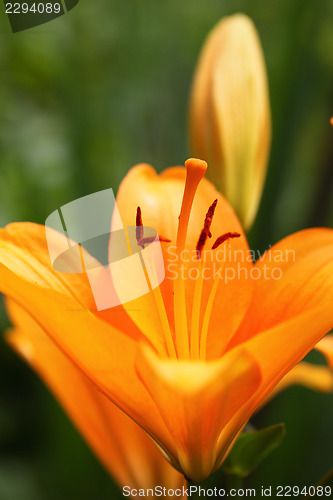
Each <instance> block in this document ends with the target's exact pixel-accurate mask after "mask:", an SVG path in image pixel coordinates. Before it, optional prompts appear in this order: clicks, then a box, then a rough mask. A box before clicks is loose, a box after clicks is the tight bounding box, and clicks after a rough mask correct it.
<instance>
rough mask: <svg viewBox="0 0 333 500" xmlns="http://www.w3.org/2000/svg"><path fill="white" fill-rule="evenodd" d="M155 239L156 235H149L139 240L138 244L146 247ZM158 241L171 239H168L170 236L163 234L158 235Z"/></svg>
mask: <svg viewBox="0 0 333 500" xmlns="http://www.w3.org/2000/svg"><path fill="white" fill-rule="evenodd" d="M155 240H156V237H155V236H147V238H141V240H139V241H138V245H139V246H140V247H142V248H144V246H145V245H148V244H149V243H153V241H155ZM158 241H161V242H162V243H170V241H171V240H168V238H163V236H158Z"/></svg>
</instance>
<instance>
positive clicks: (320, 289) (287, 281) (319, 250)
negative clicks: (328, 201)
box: [228, 228, 333, 348]
mask: <svg viewBox="0 0 333 500" xmlns="http://www.w3.org/2000/svg"><path fill="white" fill-rule="evenodd" d="M255 268H256V272H257V273H258V276H260V279H258V280H257V281H256V282H255V283H256V284H255V289H254V293H253V298H252V303H251V306H250V307H249V309H248V312H247V314H246V316H245V317H244V319H243V322H242V324H241V326H240V328H239V330H238V331H237V332H236V334H235V335H234V337H233V338H232V340H231V342H230V343H229V346H228V348H230V347H232V346H235V345H237V344H239V343H240V342H243V341H245V340H246V339H248V338H251V337H252V336H253V335H256V334H258V333H259V332H261V331H263V330H267V329H269V328H271V327H273V326H274V325H277V324H279V323H280V322H285V321H286V320H288V319H289V318H292V317H294V316H297V315H298V314H301V313H303V312H308V311H311V310H313V311H314V312H313V314H315V310H316V309H317V308H325V307H326V308H327V311H331V310H332V301H333V231H332V230H330V229H319V228H318V229H306V230H304V231H300V232H298V233H295V234H293V235H291V236H288V237H287V238H285V239H283V240H281V241H280V242H279V243H277V244H276V245H274V246H273V247H272V248H270V249H269V250H268V251H267V252H266V253H265V254H264V255H263V256H262V257H261V258H260V259H259V260H257V262H256V264H255ZM274 270H275V271H274ZM265 272H266V276H267V278H266V279H265ZM272 273H273V274H272ZM274 273H275V274H274ZM328 330H329V328H328Z"/></svg>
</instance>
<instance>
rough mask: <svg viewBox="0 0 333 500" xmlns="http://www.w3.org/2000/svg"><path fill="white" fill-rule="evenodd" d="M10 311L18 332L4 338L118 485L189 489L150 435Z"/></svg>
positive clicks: (27, 319) (12, 306) (16, 309)
mask: <svg viewBox="0 0 333 500" xmlns="http://www.w3.org/2000/svg"><path fill="white" fill-rule="evenodd" d="M7 311H8V313H9V316H10V318H11V321H12V323H13V324H14V325H15V328H13V329H11V330H9V331H8V332H7V334H6V340H7V341H8V342H9V344H10V345H11V346H12V347H13V349H14V350H15V351H16V352H17V353H18V354H19V355H20V356H21V357H22V358H23V359H24V360H25V361H26V362H27V363H28V364H29V365H30V366H31V367H32V368H33V369H34V370H35V371H36V372H37V373H38V374H39V376H40V377H41V378H42V379H43V380H44V382H45V383H46V385H47V386H48V387H49V388H50V390H51V391H52V392H53V393H54V395H55V396H56V398H57V399H58V400H59V402H60V404H61V405H62V406H63V408H64V409H65V411H66V412H67V414H68V415H69V416H70V418H71V420H72V421H73V423H74V424H75V425H76V427H77V428H78V429H79V431H80V432H81V434H82V436H83V437H84V438H85V440H86V441H87V443H88V444H89V445H90V447H91V449H92V450H93V451H94V453H95V454H96V456H97V457H98V458H99V460H100V461H101V463H102V464H103V465H104V466H105V468H106V470H107V471H108V472H109V473H110V475H111V476H112V477H113V478H114V479H115V480H116V481H117V483H118V484H119V486H120V487H124V486H127V488H130V489H131V490H132V489H135V490H138V489H140V488H144V489H146V488H155V487H156V486H161V485H163V486H165V487H166V488H167V489H169V488H172V489H178V488H180V489H182V487H183V486H186V481H185V479H184V476H182V475H181V474H180V473H179V472H177V471H176V470H175V469H174V468H173V467H171V465H170V464H169V463H168V462H167V461H166V460H165V458H164V457H163V456H162V455H161V453H160V452H159V451H158V450H157V448H156V446H155V445H154V444H153V443H152V441H151V439H149V437H148V436H147V434H146V433H145V432H144V431H143V430H142V429H141V428H140V427H139V426H138V425H137V424H136V423H135V422H133V420H132V419H130V418H129V417H128V416H127V415H126V414H125V413H124V412H122V411H121V410H119V408H117V407H116V406H115V405H114V404H113V403H111V402H110V400H109V399H107V398H106V397H105V396H104V395H103V394H101V393H100V392H99V391H98V390H97V389H96V386H95V385H94V384H93V383H92V382H91V381H90V380H89V379H88V378H87V377H85V376H84V375H83V374H82V372H81V371H80V370H78V369H77V367H76V366H75V365H73V363H71V361H70V360H69V359H68V358H67V357H66V356H65V355H64V353H63V352H62V351H61V350H60V349H58V348H57V346H56V345H55V344H54V343H53V342H52V340H50V338H49V337H48V336H47V335H46V334H45V332H44V330H43V329H42V328H41V327H40V326H39V325H38V323H37V322H36V321H35V320H34V319H33V318H32V317H31V316H30V315H29V314H28V313H27V312H26V311H25V310H24V309H23V308H22V307H21V306H19V305H18V304H17V303H15V302H13V301H11V300H8V301H7Z"/></svg>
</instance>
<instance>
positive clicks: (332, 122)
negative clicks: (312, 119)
mask: <svg viewBox="0 0 333 500" xmlns="http://www.w3.org/2000/svg"><path fill="white" fill-rule="evenodd" d="M330 124H331V125H332V127H333V116H332V118H331V119H330Z"/></svg>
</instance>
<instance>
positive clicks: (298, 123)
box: [0, 0, 333, 500]
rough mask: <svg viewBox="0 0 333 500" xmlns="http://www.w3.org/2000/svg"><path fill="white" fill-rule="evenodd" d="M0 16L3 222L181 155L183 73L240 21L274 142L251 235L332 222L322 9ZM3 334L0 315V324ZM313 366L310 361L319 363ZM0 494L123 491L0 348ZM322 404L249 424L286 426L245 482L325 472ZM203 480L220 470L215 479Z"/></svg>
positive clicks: (329, 66)
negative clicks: (41, 19)
mask: <svg viewBox="0 0 333 500" xmlns="http://www.w3.org/2000/svg"><path fill="white" fill-rule="evenodd" d="M1 6H2V7H1V10H0V37H1V42H0V225H1V226H3V225H5V224H7V223H9V222H12V221H19V220H30V221H34V222H40V223H43V222H44V221H45V219H46V217H47V216H48V215H49V214H50V213H51V212H52V211H53V210H55V209H56V208H58V207H59V206H61V205H63V204H65V203H67V202H69V201H72V200H73V199H75V198H77V197H80V196H83V195H85V194H88V193H92V192H94V191H98V190H101V189H105V188H107V187H112V188H113V189H114V190H116V189H117V187H118V185H119V182H120V180H121V178H122V177H123V176H124V174H125V173H126V172H127V171H128V169H129V168H130V167H131V166H132V165H134V164H135V163H138V162H141V161H144V162H147V163H151V164H153V165H154V166H155V167H156V168H157V169H158V170H162V169H163V168H165V167H167V166H170V165H175V164H182V163H183V162H184V160H185V159H186V157H187V156H188V154H189V152H188V144H187V131H186V122H187V105H188V96H189V89H190V85H191V78H192V74H193V70H194V67H195V63H196V60H197V56H198V53H199V50H200V47H201V45H202V43H203V40H204V38H205V36H206V35H207V33H208V31H209V30H210V29H211V28H212V27H213V26H214V24H215V23H216V22H217V21H218V20H219V19H220V18H221V17H222V16H224V15H227V14H231V13H235V12H239V11H242V12H245V13H247V14H248V15H250V16H251V17H252V18H253V20H254V22H255V23H256V26H257V28H258V30H259V33H260V36H261V40H262V45H263V48H264V52H265V57H266V61H267V68H268V75H269V82H270V94H271V104H272V115H273V145H272V154H271V160H270V167H269V174H268V178H267V182H266V187H265V192H264V196H263V201H262V204H261V207H260V212H259V215H258V217H257V221H256V224H255V227H254V229H253V230H252V232H251V234H250V242H251V245H252V246H253V247H254V248H259V249H260V250H264V249H265V248H267V247H268V245H269V244H273V243H274V242H276V241H277V240H278V239H280V238H281V237H283V236H285V235H287V234H289V233H291V232H294V231H296V230H299V229H302V228H305V227H309V226H313V225H325V226H332V224H333V197H332V191H333V170H332V167H333V141H332V136H333V130H332V128H331V127H330V125H329V118H330V116H331V115H332V114H333V2H332V1H330V0H293V1H292V2H291V1H290V0H273V1H270V2H267V1H265V0H243V1H241V0H232V1H231V0H225V1H223V0H208V1H207V2H202V0H200V1H199V0H182V2H179V0H177V1H176V0H168V1H166V2H156V0H145V1H144V2H142V1H138V0H129V1H126V2H124V1H121V0H119V1H116V0H99V2H88V1H87V0H86V1H85V0H81V1H80V3H79V5H78V6H77V7H75V9H73V10H72V11H71V12H70V13H68V14H66V15H65V16H62V17H60V18H58V19H56V20H54V21H52V22H50V23H47V24H44V25H42V26H40V27H37V28H33V29H30V30H27V31H23V32H20V33H16V34H12V33H11V31H10V26H9V22H8V19H7V18H6V15H5V14H4V12H3V10H4V9H3V4H1ZM7 325H8V322H7V319H6V317H5V313H4V312H3V311H2V312H1V328H5V327H6V326H7ZM315 361H318V362H321V359H319V358H316V359H315ZM0 377H1V378H0V498H1V500H45V499H46V500H59V498H62V499H64V500H66V499H68V500H78V499H80V500H92V499H98V500H109V499H111V498H122V495H121V493H120V492H119V491H118V490H117V488H116V487H115V486H114V484H113V482H112V480H110V478H109V476H108V475H107V474H106V473H105V472H104V470H103V469H102V467H101V466H100V465H99V464H98V463H97V461H96V460H95V458H94V457H93V456H92V454H91V453H90V451H89V450H88V449H87V447H86V445H85V444H84V443H83V441H82V440H81V438H80V437H79V435H78V434H77V431H76V430H75V429H74V428H73V427H72V425H71V424H70V423H69V422H68V420H67V418H66V416H65V415H64V414H63V412H62V410H61V409H60V408H59V407H58V405H57V403H56V402H55V401H54V400H53V398H52V396H50V395H49V393H48V391H47V390H46V389H45V388H44V386H43V384H42V383H41V382H40V381H39V379H38V378H37V377H36V376H35V375H34V374H33V373H32V372H31V371H30V369H29V368H27V367H26V366H25V365H24V364H23V363H22V362H21V360H19V359H18V358H17V357H16V356H15V355H14V353H12V352H11V351H10V349H9V348H8V347H7V346H6V345H5V344H4V342H2V341H1V348H0ZM332 415H333V396H332V395H330V396H327V395H321V394H314V393H311V392H310V391H308V390H306V389H301V388H292V389H289V390H287V391H286V392H285V393H283V394H281V395H280V396H278V397H277V398H276V399H275V400H274V401H273V402H272V403H270V404H269V405H268V406H267V407H266V408H265V409H264V410H263V411H261V412H260V413H259V414H258V415H257V416H256V418H255V420H254V424H255V425H257V426H258V427H263V426H266V425H270V424H273V423H278V422H285V423H286V425H287V437H286V440H285V442H284V444H283V445H282V446H281V448H280V449H279V450H278V451H276V452H275V453H274V454H273V455H271V456H270V457H269V459H267V460H266V462H265V463H264V464H263V465H261V467H260V468H259V469H258V470H257V472H256V473H255V474H254V475H253V476H252V477H251V478H250V479H249V481H248V485H254V484H256V485H261V484H263V485H267V486H269V485H276V484H282V485H311V484H316V483H317V482H318V481H319V479H320V478H321V477H322V476H323V475H324V474H325V473H327V472H328V470H329V469H330V468H331V467H332V465H333V464H332V449H333V426H332V420H333V419H332ZM213 480H214V481H215V483H217V482H218V481H219V476H218V475H215V476H214V478H213Z"/></svg>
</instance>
